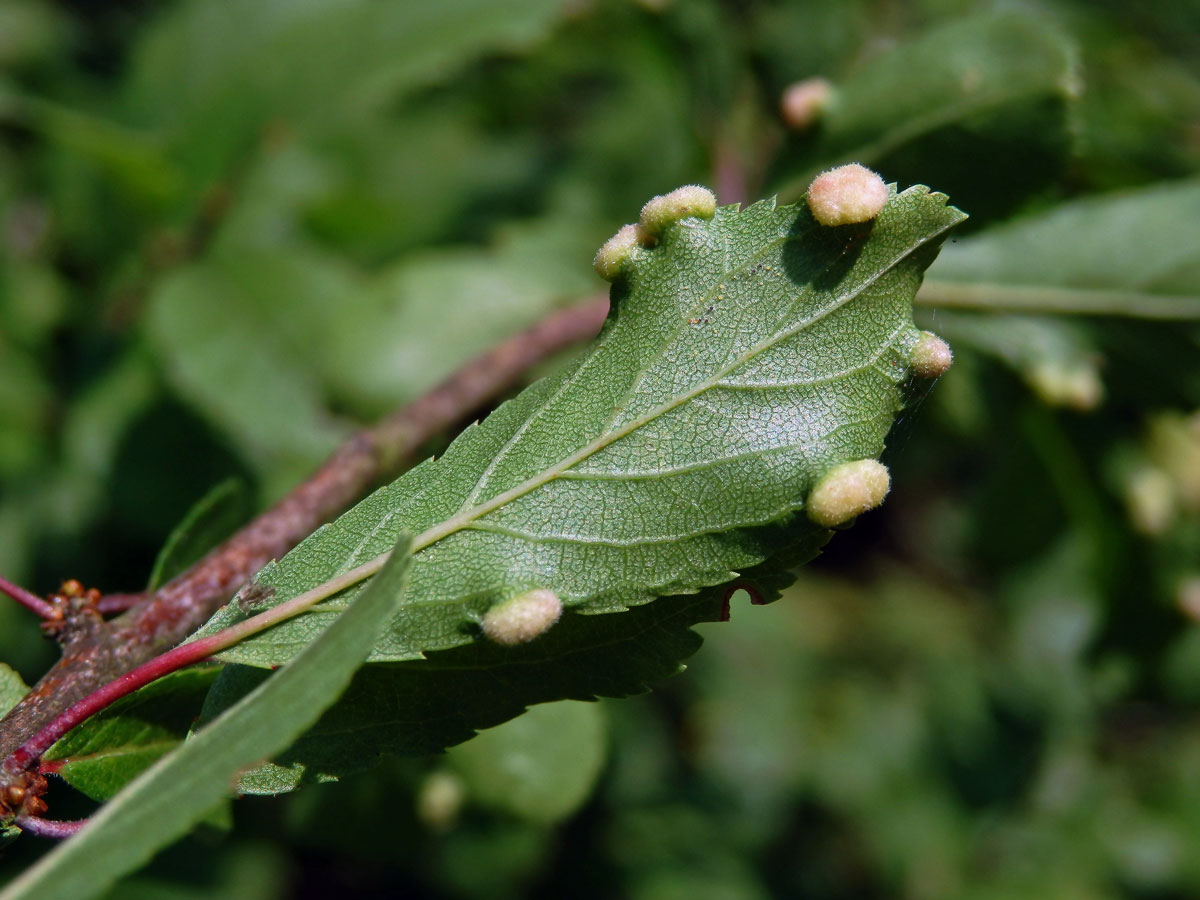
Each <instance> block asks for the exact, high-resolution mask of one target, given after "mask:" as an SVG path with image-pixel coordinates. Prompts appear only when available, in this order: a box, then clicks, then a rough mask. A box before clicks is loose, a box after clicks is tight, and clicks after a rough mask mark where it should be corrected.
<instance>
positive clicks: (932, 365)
mask: <svg viewBox="0 0 1200 900" xmlns="http://www.w3.org/2000/svg"><path fill="white" fill-rule="evenodd" d="M953 362H954V353H953V352H952V351H951V350H950V345H949V344H947V343H946V342H945V341H943V340H942V339H941V338H940V337H938V336H937V335H936V334H934V333H933V332H932V331H922V332H921V336H920V337H918V338H917V342H916V343H915V344H913V347H912V349H911V350H910V351H909V352H908V363H909V365H911V366H912V370H913V372H914V373H915V374H916V375H917V376H918V377H920V378H937V377H938V376H939V375H943V374H945V372H946V370H947V369H949V368H950V364H951V363H953Z"/></svg>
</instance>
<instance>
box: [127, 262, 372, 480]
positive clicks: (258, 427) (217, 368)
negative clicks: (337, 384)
mask: <svg viewBox="0 0 1200 900" xmlns="http://www.w3.org/2000/svg"><path fill="white" fill-rule="evenodd" d="M353 285H354V281H353V280H352V279H351V278H350V277H349V276H348V275H347V273H346V272H345V271H344V270H343V269H342V268H341V267H340V266H337V265H333V264H329V263H327V262H325V261H323V260H321V259H319V258H315V257H308V256H299V255H294V256H287V257H281V256H277V255H276V256H271V257H265V256H261V255H258V254H254V255H251V256H246V255H240V256H237V257H232V258H231V257H225V256H222V257H219V258H217V259H214V260H212V261H210V262H207V263H201V264H198V265H195V266H192V267H189V268H185V269H181V270H179V271H178V272H176V273H175V274H174V275H172V276H171V277H169V278H167V279H166V280H164V281H163V283H162V284H161V285H160V287H159V288H158V290H157V291H156V292H155V296H154V297H153V298H152V300H151V306H150V308H149V310H148V312H147V319H146V328H147V329H148V331H149V334H150V336H151V339H152V341H153V342H154V344H155V346H156V348H157V349H158V351H159V354H160V355H161V356H162V358H163V364H164V368H165V369H166V371H167V375H168V377H169V378H170V379H171V381H172V382H173V384H174V385H175V386H176V388H177V389H178V390H179V391H180V393H181V394H183V395H184V396H185V397H187V398H188V399H189V400H191V401H192V402H193V403H194V404H195V405H196V406H197V407H199V408H200V409H201V410H202V411H203V412H204V413H206V414H207V415H208V416H209V417H210V418H212V419H213V420H214V421H215V422H216V423H218V424H219V425H221V426H223V429H224V430H225V432H226V434H227V435H228V437H229V438H230V439H231V440H232V441H234V442H235V443H236V445H237V446H238V447H240V448H241V449H242V451H243V453H245V454H246V456H247V457H248V458H249V459H250V460H252V461H254V462H255V463H256V464H257V465H258V466H259V467H260V468H264V469H266V468H273V467H280V466H290V468H291V470H292V471H299V472H305V471H307V470H308V469H310V468H312V466H313V465H315V464H316V463H317V462H319V461H320V460H321V459H322V458H323V457H324V456H325V455H326V454H327V453H328V452H329V451H330V450H332V449H333V447H334V446H336V444H337V442H338V440H339V438H340V437H341V436H342V435H344V434H345V433H346V429H345V428H344V427H339V426H338V425H337V424H335V422H334V421H333V420H331V419H330V418H329V416H328V415H327V414H326V413H325V412H324V406H323V404H322V402H321V401H322V392H321V387H320V384H319V383H318V381H317V379H316V376H315V374H314V372H313V367H312V360H313V358H314V356H316V355H319V354H320V350H321V347H320V343H319V342H318V341H316V335H317V334H318V333H321V327H322V326H323V325H325V324H327V323H328V321H329V319H330V318H332V317H333V316H334V314H335V311H336V310H337V309H338V307H339V306H340V305H341V304H342V303H344V302H345V301H346V298H347V297H348V296H350V295H351V294H352V289H353ZM285 299H286V303H281V301H283V300H285ZM285 308H286V312H285V311H284V309H285Z"/></svg>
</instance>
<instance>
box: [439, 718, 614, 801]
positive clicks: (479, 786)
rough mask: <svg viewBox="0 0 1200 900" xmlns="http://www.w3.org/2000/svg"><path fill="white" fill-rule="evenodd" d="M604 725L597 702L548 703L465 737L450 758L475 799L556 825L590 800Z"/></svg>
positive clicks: (600, 759) (600, 760)
mask: <svg viewBox="0 0 1200 900" xmlns="http://www.w3.org/2000/svg"><path fill="white" fill-rule="evenodd" d="M605 732H606V729H605V720H604V710H603V707H601V706H599V705H598V704H596V703H578V702H575V701H562V702H559V703H546V704H542V705H540V706H535V707H533V708H532V709H530V710H529V711H528V712H526V713H525V714H524V715H522V716H518V717H517V718H515V719H513V720H512V721H509V722H505V723H504V724H503V725H497V726H496V727H495V728H489V729H488V730H487V731H484V732H483V733H481V734H479V735H477V736H476V737H474V738H472V739H471V740H469V741H467V742H466V743H465V744H460V745H459V746H457V747H455V748H454V749H452V750H451V751H450V754H449V761H450V764H451V765H452V766H453V767H454V770H455V771H456V772H457V773H458V774H459V775H461V776H462V779H463V781H465V782H466V786H467V789H468V791H469V792H470V795H471V797H472V799H474V800H475V801H477V802H479V803H480V804H482V805H484V806H487V807H489V808H491V809H495V810H500V811H501V812H506V813H509V814H510V815H514V816H517V817H518V818H522V819H527V820H529V821H531V822H540V823H545V824H552V823H554V822H559V821H561V820H563V819H565V818H567V817H568V816H570V815H571V814H572V813H574V812H575V811H576V810H577V809H578V808H579V806H580V805H582V804H583V803H584V802H585V801H586V800H587V798H588V795H589V794H590V793H591V791H592V788H593V787H594V786H595V783H596V778H597V777H598V776H599V775H600V769H601V767H602V766H603V765H604V758H605V737H606V735H605Z"/></svg>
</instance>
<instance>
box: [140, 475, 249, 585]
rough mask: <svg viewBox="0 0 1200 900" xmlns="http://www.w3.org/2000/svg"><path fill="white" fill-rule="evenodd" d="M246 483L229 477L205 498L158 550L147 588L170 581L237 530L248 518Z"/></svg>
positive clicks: (197, 503) (194, 506)
mask: <svg viewBox="0 0 1200 900" xmlns="http://www.w3.org/2000/svg"><path fill="white" fill-rule="evenodd" d="M247 501H248V498H247V495H246V485H245V484H244V483H243V482H242V481H240V480H238V479H236V478H227V479H226V480H225V481H222V482H221V483H220V484H218V485H216V486H215V487H214V488H212V490H210V491H209V492H208V493H207V494H205V495H204V496H203V497H201V498H200V499H199V500H198V501H196V503H195V504H194V505H193V506H192V508H191V509H189V510H188V511H187V514H186V515H184V517H183V519H182V520H181V521H180V522H179V524H178V525H176V526H175V529H174V530H173V531H172V532H171V534H170V536H169V537H168V538H167V542H166V543H165V544H163V547H162V549H161V550H159V551H158V557H157V558H156V559H155V560H154V568H153V569H152V570H151V571H150V580H149V582H148V583H147V585H146V590H148V591H152V590H154V589H155V588H157V587H159V586H160V585H163V584H166V583H167V582H168V581H170V580H171V579H172V578H174V577H175V576H176V575H178V574H179V573H180V572H182V571H183V570H184V569H186V568H187V567H188V566H190V565H191V564H192V563H194V562H195V561H196V560H198V559H200V557H202V556H204V554H206V553H208V551H209V550H211V549H212V548H213V547H215V546H217V544H219V543H220V542H221V541H223V540H224V539H225V538H227V537H229V535H231V534H232V533H233V530H234V529H235V528H236V527H237V526H238V525H239V524H241V523H242V521H244V520H245V517H246V513H247V511H248V510H247V506H248V502H247Z"/></svg>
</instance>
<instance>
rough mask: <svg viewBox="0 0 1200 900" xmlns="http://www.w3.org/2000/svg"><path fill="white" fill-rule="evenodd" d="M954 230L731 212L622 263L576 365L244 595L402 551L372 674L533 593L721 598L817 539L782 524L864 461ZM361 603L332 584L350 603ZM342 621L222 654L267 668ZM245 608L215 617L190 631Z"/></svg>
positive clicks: (589, 599)
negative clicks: (937, 260)
mask: <svg viewBox="0 0 1200 900" xmlns="http://www.w3.org/2000/svg"><path fill="white" fill-rule="evenodd" d="M962 219H963V214H962V213H960V212H959V211H958V210H956V209H954V208H952V207H948V206H946V203H945V197H944V196H943V195H940V194H935V193H932V192H930V191H929V190H928V189H927V188H925V187H920V186H918V187H914V188H911V189H909V190H907V191H905V192H904V193H903V194H900V195H898V196H895V195H893V196H892V197H891V199H890V200H889V202H888V203H887V205H886V206H885V207H884V209H883V212H882V213H881V214H880V216H879V218H878V219H877V220H876V221H875V222H874V223H872V225H871V226H869V227H867V228H861V229H860V228H853V227H851V228H848V229H847V228H824V227H821V226H819V225H817V224H816V223H815V222H814V220H813V219H812V216H811V214H810V213H809V212H808V209H807V207H776V206H775V204H774V203H773V202H762V203H757V204H755V205H753V206H751V207H749V208H747V209H745V210H740V211H739V210H738V209H736V208H734V207H726V208H723V209H720V210H718V211H717V213H716V216H715V217H714V218H713V219H712V220H711V221H700V220H697V219H685V220H682V221H681V222H678V223H676V224H674V225H672V226H670V227H668V228H667V229H666V231H665V232H664V234H663V235H662V237H661V240H660V241H659V243H658V244H657V246H655V247H654V248H652V249H640V250H638V251H636V253H635V256H634V259H633V263H632V271H630V272H629V274H628V277H627V278H626V279H625V280H623V281H622V282H620V283H618V284H617V285H616V286H615V287H614V289H613V295H612V296H613V309H612V313H611V315H610V317H609V320H608V322H607V323H606V325H605V328H604V330H603V331H602V333H601V335H600V337H599V338H598V339H597V341H596V343H595V344H594V345H593V347H592V349H591V351H590V352H589V353H588V354H587V355H586V356H584V357H583V358H581V359H580V360H578V361H577V362H576V363H575V364H574V365H572V366H570V367H568V368H567V369H566V370H565V371H563V372H562V373H561V374H559V375H557V376H554V377H551V378H549V379H546V380H544V381H541V382H539V383H537V384H535V385H534V386H532V387H531V388H529V389H528V390H526V391H525V392H524V393H523V394H521V395H520V396H519V397H518V398H516V399H515V400H513V401H511V402H509V403H507V404H505V405H503V406H501V407H500V408H499V409H497V410H496V411H495V412H494V413H493V414H492V415H491V416H490V417H489V418H488V419H487V420H486V421H485V422H484V423H482V424H480V425H477V426H473V427H471V428H468V429H467V430H466V431H465V432H464V433H463V434H462V435H460V436H459V438H458V439H457V440H456V441H455V442H454V443H453V444H452V445H451V447H450V448H449V449H448V450H447V452H446V454H445V455H444V456H443V457H442V458H440V459H438V460H436V461H427V462H425V463H423V464H422V465H420V466H417V467H416V468H415V469H413V470H411V471H410V472H409V473H408V474H406V475H405V476H404V477H402V478H401V479H399V480H398V481H396V482H394V483H393V484H392V485H390V486H388V487H386V488H384V489H382V490H380V491H378V492H376V493H375V494H374V495H372V496H371V497H369V498H367V499H366V500H365V501H363V502H362V503H360V504H359V505H358V506H357V507H355V508H354V509H353V510H351V511H350V512H348V513H347V514H345V515H344V516H342V517H341V518H340V519H338V520H337V521H336V522H335V523H333V524H332V525H329V526H327V527H326V528H323V529H322V530H320V531H318V532H316V533H315V534H314V535H312V536H311V537H310V538H308V539H307V540H306V541H304V542H303V543H302V544H301V545H300V546H299V547H297V548H296V549H295V550H293V551H292V552H291V553H289V554H288V555H287V556H286V557H284V559H283V560H281V561H279V562H278V563H276V564H273V565H268V566H267V567H266V568H265V569H264V570H263V571H262V572H261V573H260V574H259V575H258V576H257V581H258V582H259V583H260V584H261V585H263V586H268V587H271V588H273V589H274V591H275V593H274V598H275V600H276V601H277V602H278V601H283V600H286V599H288V598H291V597H294V596H296V595H297V594H300V593H302V592H305V591H309V590H311V589H314V588H319V587H320V586H321V585H323V584H325V583H326V582H327V581H329V579H331V578H333V577H335V576H337V575H339V574H340V573H344V572H346V571H348V570H349V569H351V568H355V567H359V566H364V565H365V566H366V568H365V569H363V570H362V571H363V577H365V575H366V574H367V573H369V571H370V570H371V569H372V568H373V567H374V566H377V565H378V564H379V563H380V561H381V559H382V554H386V552H387V550H388V548H389V547H390V546H391V544H392V542H393V540H394V538H395V535H396V534H398V533H399V532H401V531H412V532H413V533H415V534H417V535H418V536H417V538H416V539H415V541H414V549H415V550H416V551H417V552H416V554H415V556H414V563H413V574H412V580H411V582H410V586H409V589H408V591H407V592H406V596H405V599H404V602H403V603H402V605H401V608H400V611H399V613H398V614H397V616H396V617H395V619H394V620H393V622H392V624H391V627H390V628H389V629H388V630H387V631H386V633H385V634H384V635H383V637H382V638H381V640H380V642H379V643H378V644H377V646H376V648H375V652H374V653H373V655H372V658H373V659H374V660H375V661H385V660H405V659H415V658H419V657H420V656H421V655H422V654H424V653H425V652H427V651H430V650H438V649H448V648H451V647H455V646H460V645H463V644H470V643H473V642H476V641H477V640H478V638H479V623H480V621H481V619H482V617H483V615H484V613H486V612H487V610H488V609H489V608H490V607H492V606H493V605H495V604H496V603H498V602H501V601H503V600H505V599H506V598H508V597H511V596H514V595H516V594H519V593H521V592H524V591H527V590H530V589H533V588H547V589H550V590H553V591H554V592H555V593H556V594H557V595H558V597H559V598H561V600H562V603H563V605H564V607H566V608H567V609H568V610H570V611H572V612H575V613H589V614H590V613H601V612H614V611H620V610H624V609H626V608H628V607H631V606H636V605H639V604H642V603H646V602H647V601H649V600H652V599H654V598H655V597H658V596H662V595H666V594H680V593H688V592H693V591H696V590H699V589H701V588H704V587H706V586H709V585H716V584H722V583H724V582H727V581H729V580H730V579H732V578H734V577H735V575H736V573H737V572H738V571H741V570H745V569H746V568H748V567H751V566H755V565H757V564H759V563H761V562H763V561H764V560H765V559H767V558H769V557H772V556H775V555H776V554H779V553H782V552H785V551H787V550H788V549H789V548H792V547H795V546H798V545H799V546H809V545H811V544H813V543H814V542H816V543H817V544H818V545H819V543H820V542H821V541H822V540H823V539H824V536H825V534H826V532H824V531H823V530H821V529H819V528H817V526H815V525H812V524H810V523H808V522H807V521H805V520H803V519H802V518H800V517H797V516H795V515H794V514H795V513H797V512H799V511H800V510H802V509H803V508H804V505H805V497H806V495H807V493H808V491H809V490H810V488H811V487H812V486H813V485H814V483H815V482H816V481H817V479H819V478H820V477H821V476H822V475H823V474H824V473H825V472H826V471H827V470H829V469H830V468H831V467H832V466H834V465H836V464H838V463H841V462H845V461H847V460H856V459H862V458H866V457H876V456H878V455H879V454H880V452H882V450H883V446H884V440H885V438H886V436H887V433H888V430H889V428H890V427H891V424H892V421H893V418H894V417H895V415H896V413H897V412H898V411H899V410H900V409H901V408H902V407H903V403H904V393H905V392H904V390H903V385H904V383H905V382H906V380H907V379H908V377H909V369H908V365H907V349H908V348H909V347H910V346H911V345H912V342H914V341H915V340H916V337H917V331H916V328H915V326H914V325H913V324H912V319H911V312H912V311H911V301H912V297H913V294H914V293H915V291H916V289H917V287H918V285H919V283H920V280H921V275H922V272H923V271H924V269H925V267H926V266H928V264H929V262H930V261H931V260H932V258H933V256H934V255H935V254H936V252H937V248H938V246H939V244H940V242H941V240H942V238H943V237H944V235H945V234H946V232H947V230H948V229H949V228H951V227H952V226H953V225H955V224H956V223H958V222H959V221H961V220H962ZM359 589H360V588H359V587H353V588H350V589H349V590H348V591H347V592H346V593H347V595H348V594H352V593H354V592H355V591H357V590H359ZM341 605H342V604H341V603H340V602H334V603H330V604H325V605H324V606H322V607H320V608H318V609H317V610H316V611H314V612H311V613H309V614H307V615H304V616H301V617H299V618H297V619H295V620H292V621H289V622H287V623H284V624H282V625H281V626H278V627H276V628H273V629H271V630H270V631H268V632H266V633H264V634H262V635H259V636H256V637H254V638H252V639H250V640H248V641H246V642H245V643H243V644H241V645H239V646H237V647H235V648H231V650H230V651H228V652H227V653H226V654H223V658H224V659H226V660H228V661H234V662H243V663H249V664H252V665H258V666H271V665H275V664H278V663H280V662H282V661H284V660H286V659H288V658H290V657H291V656H292V654H294V653H295V652H296V651H297V650H298V649H299V648H301V647H303V646H304V645H305V644H306V643H307V642H308V641H309V640H311V639H312V636H313V634H314V633H316V631H317V630H318V629H319V628H320V627H321V626H322V625H323V624H324V622H325V621H326V620H327V618H328V617H329V616H331V615H334V614H336V611H337V610H339V609H340V608H341ZM240 615H241V613H240V611H239V610H238V609H237V607H236V605H233V604H231V605H230V606H228V607H226V608H225V609H224V610H223V611H221V612H219V613H218V614H217V616H215V617H214V619H213V620H212V622H211V623H210V624H209V626H207V627H208V628H214V627H217V626H219V625H221V624H222V623H229V622H231V621H233V620H235V619H237V618H238V617H240Z"/></svg>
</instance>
